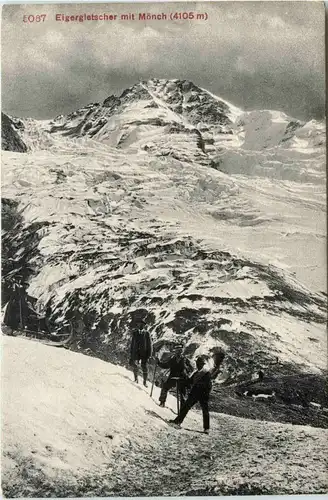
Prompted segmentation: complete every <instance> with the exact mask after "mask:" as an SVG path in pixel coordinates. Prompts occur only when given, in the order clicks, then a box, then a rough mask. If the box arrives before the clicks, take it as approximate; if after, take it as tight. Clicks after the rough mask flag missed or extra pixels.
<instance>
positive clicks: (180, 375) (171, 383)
mask: <svg viewBox="0 0 328 500" xmlns="http://www.w3.org/2000/svg"><path fill="white" fill-rule="evenodd" d="M182 350H183V345H182V344H179V345H177V346H176V347H175V350H174V353H173V355H172V356H171V357H170V358H169V359H168V360H167V361H160V360H159V359H158V358H156V360H157V364H158V366H159V367H160V368H166V369H169V370H170V373H169V376H168V377H167V379H166V381H165V382H163V385H162V390H161V394H160V396H159V402H160V406H163V407H164V406H165V402H166V398H167V393H168V391H169V390H170V389H172V388H173V387H175V386H176V384H177V386H178V391H179V395H180V398H181V403H184V401H185V398H186V387H187V384H188V378H189V377H188V373H190V372H191V370H192V365H191V363H190V361H189V359H188V358H186V357H185V356H183V354H182ZM177 379H179V380H177Z"/></svg>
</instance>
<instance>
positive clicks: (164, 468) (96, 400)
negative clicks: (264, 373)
mask: <svg viewBox="0 0 328 500" xmlns="http://www.w3.org/2000/svg"><path fill="white" fill-rule="evenodd" d="M2 377H3V388H4V391H3V418H2V426H3V439H2V453H3V459H2V488H3V493H4V496H5V497H7V498H9V497H16V498H17V497H51V496H55V497H69V496H70V497H74V496H140V495H142V496H150V495H155V496H158V495H220V494H221V495H235V494H236V495H237V494H238V495H242V494H265V493H267V494H300V493H303V494H312V493H325V492H327V487H328V477H327V469H326V460H325V458H326V456H327V445H326V443H327V436H328V431H327V430H325V429H320V428H313V427H309V426H298V425H291V424H281V423H272V422H270V423H269V422H265V421H258V420H251V419H244V418H238V417H234V416H231V415H227V414H221V413H212V414H211V433H210V435H209V436H207V435H204V434H203V433H202V432H201V431H202V423H201V415H200V413H199V412H198V411H197V410H196V411H193V412H191V413H190V414H189V415H188V417H187V418H186V420H185V422H184V425H183V428H182V429H181V430H176V429H174V428H171V427H170V426H169V425H168V424H167V423H166V420H167V419H169V418H172V416H174V414H173V411H174V408H175V400H174V398H173V397H172V396H169V401H168V406H169V407H168V408H166V409H161V408H159V407H158V405H157V403H156V399H157V397H158V389H157V388H155V394H154V399H151V398H150V397H149V389H147V390H146V389H144V388H143V387H141V386H136V385H135V384H134V383H133V382H132V380H131V378H132V377H131V373H130V372H129V371H127V370H126V369H124V368H122V367H119V366H115V365H112V364H111V363H106V362H104V361H101V360H99V359H95V358H92V357H86V356H84V355H81V354H77V353H72V352H69V351H68V350H62V349H55V348H53V347H50V346H44V345H42V344H40V343H37V342H33V341H31V340H26V339H22V338H11V337H6V336H4V337H3V366H2Z"/></svg>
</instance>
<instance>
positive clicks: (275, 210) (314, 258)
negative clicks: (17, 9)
mask: <svg viewBox="0 0 328 500" xmlns="http://www.w3.org/2000/svg"><path fill="white" fill-rule="evenodd" d="M22 137H24V140H25V142H26V144H27V145H28V147H29V149H30V153H29V154H25V155H21V154H20V155H18V154H16V153H14V152H12V153H10V152H7V153H4V154H3V159H2V161H3V170H4V182H3V196H4V197H5V198H6V199H7V200H14V201H15V203H16V205H17V206H16V208H15V209H13V214H12V217H13V220H16V223H15V224H13V227H11V228H10V229H9V230H8V231H7V232H6V234H5V237H4V242H5V245H6V248H7V249H8V253H9V254H11V257H10V259H9V262H8V263H7V264H8V268H6V273H5V286H6V287H7V288H6V293H7V295H8V296H9V297H11V298H10V300H9V302H8V304H7V306H6V313H5V322H6V323H7V324H9V325H11V326H12V327H13V328H17V327H18V326H19V325H18V320H17V318H18V314H17V311H18V307H19V306H20V307H22V310H23V316H24V322H25V325H26V326H28V327H29V328H32V329H33V328H37V326H36V323H37V322H36V319H35V318H36V316H35V311H37V312H39V313H42V314H43V315H44V314H46V315H47V316H48V320H49V321H50V325H51V326H50V327H51V329H54V330H56V329H58V330H60V329H63V327H62V325H63V324H68V322H71V324H72V325H73V328H74V332H75V342H74V348H80V349H89V350H91V352H94V353H96V354H97V355H98V356H101V357H103V358H104V359H111V360H115V361H120V362H123V363H124V362H125V361H126V360H127V355H126V346H127V343H128V342H129V335H130V329H131V326H132V325H133V324H136V323H137V322H138V321H140V319H141V318H142V319H144V320H145V321H146V323H147V325H148V328H149V329H150V331H151V332H152V335H153V338H154V341H155V346H156V348H157V349H158V350H159V349H164V348H167V347H169V346H170V345H171V344H172V343H174V342H175V341H176V340H177V339H179V340H181V339H182V340H183V341H184V343H185V352H186V353H187V354H189V355H190V356H194V355H196V354H198V353H201V352H204V353H210V352H211V350H213V349H215V348H216V347H217V346H222V347H224V348H225V349H226V350H227V358H226V364H225V368H224V370H225V371H224V374H223V378H230V380H232V381H237V380H240V379H245V378H247V377H249V376H250V374H251V373H252V372H253V371H254V370H256V369H257V368H259V367H265V369H266V370H268V371H269V372H274V373H281V374H288V373H296V374H297V373H299V372H315V373H321V372H322V370H324V369H325V367H326V349H325V346H326V332H325V327H324V324H325V317H326V314H325V311H326V309H325V307H326V296H325V294H324V293H323V292H324V291H325V279H324V278H323V273H322V269H323V268H324V266H325V188H324V180H325V171H324V163H325V162H324V126H323V124H319V123H315V122H309V123H307V124H305V123H301V122H299V121H297V120H293V119H291V118H289V117H287V116H286V115H284V114H283V113H280V112H279V113H278V112H273V111H253V112H248V113H243V111H242V110H239V109H237V108H235V107H234V106H232V105H231V104H230V103H227V102H225V101H223V100H222V99H220V98H218V97H216V96H213V95H212V94H211V93H209V92H207V91H206V90H204V89H199V88H198V87H196V86H195V85H193V84H192V83H191V82H186V81H180V80H172V81H165V80H151V81H149V82H141V83H138V84H136V85H134V86H133V87H131V88H129V89H127V90H126V91H124V92H123V93H122V94H121V96H119V97H115V96H111V97H109V98H108V99H106V100H105V102H104V103H103V104H91V105H89V106H86V107H85V108H82V109H80V110H78V111H76V112H74V113H71V114H70V115H68V116H60V117H57V118H56V119H54V120H53V121H45V122H37V121H34V120H24V130H22ZM5 206H6V207H7V209H8V203H7V204H6V203H5ZM15 214H16V215H15ZM15 217H16V219H15ZM300 248H302V251H301V252H300ZM17 276H19V279H18V278H17ZM17 282H19V290H20V292H19V294H18V293H17ZM15 283H16V285H15ZM49 321H48V324H49ZM277 360H278V362H277Z"/></svg>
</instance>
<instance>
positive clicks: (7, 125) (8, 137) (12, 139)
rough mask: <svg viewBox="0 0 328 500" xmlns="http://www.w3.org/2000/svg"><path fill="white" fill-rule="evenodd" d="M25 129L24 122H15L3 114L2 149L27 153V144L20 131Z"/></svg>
mask: <svg viewBox="0 0 328 500" xmlns="http://www.w3.org/2000/svg"><path fill="white" fill-rule="evenodd" d="M23 127H24V125H23V122H21V121H20V120H17V121H15V120H14V119H12V118H10V117H9V116H7V115H6V114H5V113H1V149H3V150H5V151H17V152H19V153H26V151H27V147H26V144H24V142H23V141H22V139H21V137H20V135H19V129H22V128H23Z"/></svg>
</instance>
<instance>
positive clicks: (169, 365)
mask: <svg viewBox="0 0 328 500" xmlns="http://www.w3.org/2000/svg"><path fill="white" fill-rule="evenodd" d="M158 366H159V367H160V368H165V369H169V370H170V374H169V378H172V377H179V378H186V379H187V378H188V372H190V369H191V368H192V366H191V363H190V361H189V359H188V358H186V357H184V356H174V355H173V356H172V357H171V358H169V359H168V360H167V361H158Z"/></svg>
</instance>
